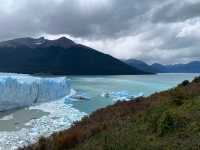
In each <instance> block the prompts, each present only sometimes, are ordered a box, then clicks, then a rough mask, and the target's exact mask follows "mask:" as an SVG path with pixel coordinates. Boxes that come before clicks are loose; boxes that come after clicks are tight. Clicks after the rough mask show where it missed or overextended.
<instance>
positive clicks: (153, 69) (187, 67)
mask: <svg viewBox="0 0 200 150" xmlns="http://www.w3.org/2000/svg"><path fill="white" fill-rule="evenodd" d="M123 62H125V63H126V64H128V65H130V66H132V67H134V68H138V69H139V70H142V71H144V72H150V73H200V61H192V62H190V63H187V64H175V65H162V64H159V63H154V64H152V65H148V64H147V63H145V62H143V61H140V60H136V59H128V60H123Z"/></svg>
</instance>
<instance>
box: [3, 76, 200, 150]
mask: <svg viewBox="0 0 200 150" xmlns="http://www.w3.org/2000/svg"><path fill="white" fill-rule="evenodd" d="M9 75H10V74H9ZM198 75H199V74H157V75H135V76H134V75H133V76H68V77H66V78H67V79H69V82H70V88H71V89H70V91H71V92H70V95H71V97H69V96H67V95H66V97H64V98H60V99H58V100H53V101H49V102H44V103H36V104H34V105H32V106H29V107H25V108H21V109H15V110H9V111H5V112H1V113H0V150H5V149H6V150H7V149H9V150H14V149H16V148H17V147H19V146H23V145H27V144H30V143H32V142H35V141H36V140H37V139H38V137H40V136H49V135H50V134H52V133H53V132H56V131H60V130H63V129H66V128H68V127H70V125H71V124H72V123H73V122H74V121H77V120H80V119H81V118H82V117H84V116H85V115H88V114H90V113H91V112H93V111H95V110H97V109H99V108H103V107H106V106H107V105H111V104H114V103H115V102H116V101H117V100H128V98H130V97H137V96H148V95H151V94H152V93H154V92H159V91H163V90H167V89H170V88H172V87H174V86H176V85H177V84H179V83H181V82H182V81H184V80H186V79H187V80H192V79H193V78H194V77H195V76H198ZM4 76H5V74H4ZM11 76H12V74H11ZM18 76H24V75H18ZM0 78H1V75H0ZM28 78H30V79H32V78H35V77H31V76H28ZM55 78H57V77H55ZM20 80H23V78H22V79H20ZM0 81H1V80H0ZM9 86H12V83H11V85H9ZM50 86H54V85H53V84H52V85H51V84H50ZM62 86H63V85H62ZM49 88H51V87H48V89H49ZM52 88H53V87H52ZM54 88H55V87H54ZM0 92H1V91H0Z"/></svg>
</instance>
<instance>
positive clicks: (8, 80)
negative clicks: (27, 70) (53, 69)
mask: <svg viewBox="0 0 200 150" xmlns="http://www.w3.org/2000/svg"><path fill="white" fill-rule="evenodd" d="M0 93H1V94H0V111H6V110H10V109H15V108H20V107H26V106H30V105H33V104H35V103H42V102H47V101H53V100H57V99H60V98H63V97H65V96H66V95H68V94H69V93H70V81H69V80H68V79H67V78H66V77H53V78H51V77H35V76H30V75H21V74H0Z"/></svg>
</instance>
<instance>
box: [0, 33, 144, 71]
mask: <svg viewBox="0 0 200 150" xmlns="http://www.w3.org/2000/svg"><path fill="white" fill-rule="evenodd" d="M0 72H12V73H13V72H14V73H26V74H54V75H134V74H146V72H145V71H141V70H139V69H137V68H135V67H131V66H129V65H128V64H126V63H124V62H122V61H120V60H118V59H116V58H114V57H112V56H110V55H107V54H104V53H101V52H99V51H97V50H95V49H92V48H90V47H87V46H84V45H81V44H77V43H75V42H74V41H72V40H70V39H68V38H66V37H61V38H59V39H56V40H48V39H45V38H43V37H41V38H38V39H34V38H18V39H14V40H9V41H3V42H0Z"/></svg>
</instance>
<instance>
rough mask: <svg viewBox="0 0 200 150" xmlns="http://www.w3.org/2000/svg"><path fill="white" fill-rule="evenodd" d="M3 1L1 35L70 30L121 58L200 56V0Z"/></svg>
mask: <svg viewBox="0 0 200 150" xmlns="http://www.w3.org/2000/svg"><path fill="white" fill-rule="evenodd" d="M0 1H1V2H2V3H3V4H5V5H0V40H5V39H10V38H16V37H22V36H38V35H42V34H44V35H59V34H62V35H65V34H66V35H69V36H70V37H72V38H73V39H74V40H77V39H78V40H77V42H81V43H83V44H87V45H88V46H91V47H93V48H96V49H98V50H100V51H102V52H105V53H108V54H111V55H113V56H115V57H118V58H138V59H142V60H145V61H147V62H149V63H152V62H156V61H159V62H163V63H174V62H183V61H189V60H195V59H199V58H200V53H199V47H200V44H199V42H198V41H199V37H200V36H198V32H197V31H198V27H199V28H200V19H199V20H198V19H196V20H193V18H200V3H199V2H198V1H197V2H191V1H192V0H183V1H177V0H165V1H163V0H101V1H99V0H98V1H97V0H18V1H15V0H0ZM8 2H9V3H8ZM187 20H193V22H192V23H188V22H187ZM194 25H195V28H194ZM181 32H183V33H184V34H182V36H179V35H180V33H181ZM199 33H200V32H199ZM194 34H195V35H194Z"/></svg>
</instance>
